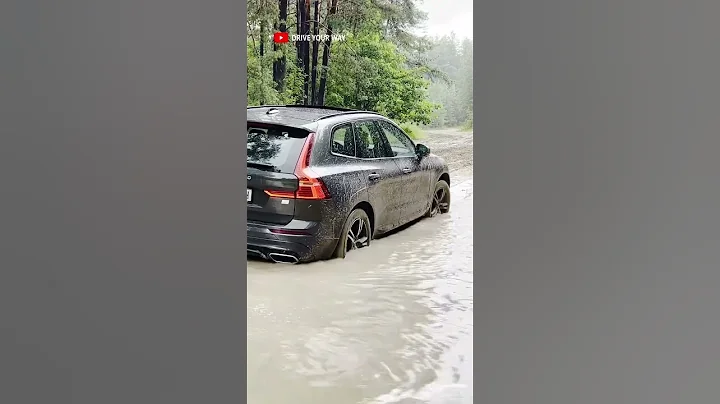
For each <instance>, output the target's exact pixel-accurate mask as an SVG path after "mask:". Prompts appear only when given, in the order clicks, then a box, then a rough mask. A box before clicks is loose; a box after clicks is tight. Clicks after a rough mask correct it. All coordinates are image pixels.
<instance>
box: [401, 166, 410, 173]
mask: <svg viewBox="0 0 720 404" xmlns="http://www.w3.org/2000/svg"><path fill="white" fill-rule="evenodd" d="M402 171H403V172H404V173H405V174H410V173H411V172H412V168H409V167H405V168H403V169H402Z"/></svg>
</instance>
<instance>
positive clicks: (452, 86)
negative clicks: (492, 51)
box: [427, 35, 473, 127]
mask: <svg viewBox="0 0 720 404" xmlns="http://www.w3.org/2000/svg"><path fill="white" fill-rule="evenodd" d="M472 56H473V53H472V41H471V40H469V39H465V40H463V41H458V40H457V38H455V36H454V35H449V36H444V37H439V38H434V39H433V40H432V46H431V47H430V49H429V50H428V52H427V59H428V60H429V62H428V64H429V66H430V67H431V68H433V69H437V70H439V71H441V72H444V73H445V77H444V78H443V79H441V80H433V83H432V84H431V85H430V90H429V93H430V99H431V100H432V101H433V102H436V103H438V104H440V108H438V109H437V110H435V111H434V113H433V116H432V122H431V123H430V125H429V126H431V127H447V126H462V125H468V124H469V125H470V127H472V105H473V94H472V89H473V63H472Z"/></svg>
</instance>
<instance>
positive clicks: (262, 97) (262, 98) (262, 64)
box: [259, 21, 265, 105]
mask: <svg viewBox="0 0 720 404" xmlns="http://www.w3.org/2000/svg"><path fill="white" fill-rule="evenodd" d="M264 56H265V21H261V22H260V80H261V82H264V81H265V61H264V60H263V58H264ZM259 101H260V104H261V105H262V104H265V89H264V87H263V89H262V90H261V92H260V100H259Z"/></svg>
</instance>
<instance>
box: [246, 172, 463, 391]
mask: <svg viewBox="0 0 720 404" xmlns="http://www.w3.org/2000/svg"><path fill="white" fill-rule="evenodd" d="M452 195H453V205H452V209H451V213H450V214H448V215H441V216H438V217H435V218H432V219H425V220H422V221H420V222H418V223H416V224H415V225H413V226H411V227H410V228H408V229H406V230H403V231H401V232H398V233H396V234H394V235H391V236H388V237H386V238H383V239H380V240H375V241H373V243H372V246H371V248H366V249H361V250H358V251H355V252H353V253H352V254H350V255H349V256H348V258H346V259H344V260H332V261H326V262H317V263H312V264H307V265H296V266H288V265H278V264H270V263H264V262H257V261H254V262H250V263H249V264H248V275H247V279H248V313H247V321H248V342H247V343H248V345H247V347H248V400H249V401H248V402H249V403H251V404H264V403H268V404H270V403H283V404H285V403H297V404H303V403H313V404H324V403H328V404H345V403H353V404H354V403H418V402H432V403H435V402H437V403H470V402H472V326H473V322H472V310H473V301H472V299H473V289H472V287H473V285H472V281H473V276H472V243H473V241H472V181H471V180H468V181H466V182H464V183H461V184H459V185H458V186H453V189H452Z"/></svg>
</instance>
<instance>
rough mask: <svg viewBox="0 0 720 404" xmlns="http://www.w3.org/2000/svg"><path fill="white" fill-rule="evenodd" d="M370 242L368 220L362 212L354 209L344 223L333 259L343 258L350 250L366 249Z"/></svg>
mask: <svg viewBox="0 0 720 404" xmlns="http://www.w3.org/2000/svg"><path fill="white" fill-rule="evenodd" d="M370 240H372V228H371V227H370V219H369V218H368V215H367V213H365V211H364V210H362V209H355V210H353V211H352V212H350V215H349V216H348V218H347V220H346V221H345V225H344V226H343V230H342V233H340V240H338V245H337V247H336V248H335V252H334V253H333V258H345V255H346V254H347V253H348V252H350V251H352V250H356V249H359V248H364V247H368V246H370ZM353 241H354V242H353Z"/></svg>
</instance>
